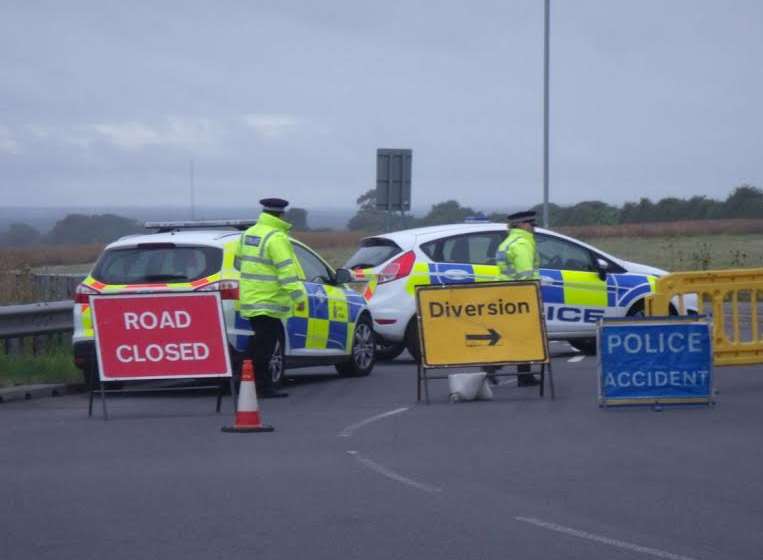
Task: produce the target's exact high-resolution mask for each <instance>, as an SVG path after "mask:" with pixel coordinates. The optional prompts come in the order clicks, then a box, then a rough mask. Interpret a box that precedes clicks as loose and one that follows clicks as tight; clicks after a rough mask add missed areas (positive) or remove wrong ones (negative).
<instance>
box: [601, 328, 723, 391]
mask: <svg viewBox="0 0 763 560" xmlns="http://www.w3.org/2000/svg"><path fill="white" fill-rule="evenodd" d="M597 338H598V346H599V403H600V404H601V405H607V406H609V405H623V404H625V405H628V404H681V403H709V402H711V401H712V399H713V352H712V344H711V342H712V337H711V329H710V324H709V323H708V322H707V321H703V320H698V319H685V318H676V319H675V320H671V319H657V320H651V319H641V320H622V319H621V320H616V319H615V320H611V319H610V320H608V319H605V320H604V321H602V322H601V323H600V324H599V328H598V335H597Z"/></svg>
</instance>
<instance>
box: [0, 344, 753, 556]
mask: <svg viewBox="0 0 763 560" xmlns="http://www.w3.org/2000/svg"><path fill="white" fill-rule="evenodd" d="M567 348H568V347H567V346H566V345H562V344H555V345H553V349H554V352H555V355H556V358H555V360H554V374H555V379H556V390H557V391H556V392H557V399H556V400H555V401H551V400H549V399H548V398H546V399H539V398H538V396H537V390H536V389H534V388H517V387H515V386H513V385H512V384H509V383H507V384H505V385H501V386H500V387H498V388H497V389H496V398H495V400H494V401H491V402H474V403H458V404H450V403H449V402H448V400H447V382H446V381H435V382H433V383H432V386H431V387H432V404H431V405H429V406H427V405H424V404H416V402H415V396H416V393H415V368H414V367H413V364H412V363H411V362H409V361H405V360H398V361H396V362H393V363H391V364H389V365H386V364H385V365H380V366H378V367H377V369H376V370H375V371H374V372H373V373H372V374H371V376H370V377H368V378H363V379H339V378H337V377H335V376H333V375H315V372H316V371H317V372H321V371H326V372H327V371H328V370H311V371H312V374H311V375H305V374H304V373H302V372H296V373H297V376H298V377H297V381H296V382H295V383H293V384H292V385H291V386H290V388H289V390H290V392H291V396H290V398H288V399H282V400H267V401H261V403H260V404H261V412H262V414H263V416H264V419H265V421H266V422H268V423H271V424H273V425H274V426H275V428H276V431H275V432H274V433H270V434H224V433H221V432H220V427H221V426H222V425H223V424H225V423H230V421H231V415H230V409H231V406H230V405H231V403H230V400H229V399H226V402H225V403H224V410H225V412H224V414H223V415H216V414H214V411H213V410H214V396H213V395H211V394H210V393H206V394H204V393H199V392H196V393H192V392H182V393H180V394H173V395H168V394H155V395H131V396H118V397H114V398H111V399H110V400H109V412H110V414H111V420H110V421H108V422H104V421H102V420H101V419H100V417H98V416H97V415H96V416H95V417H94V418H91V419H88V418H87V397H86V396H84V395H68V396H63V397H58V398H51V399H39V400H31V401H22V402H11V403H5V404H2V405H0V425H1V426H2V430H0V449H2V452H0V473H2V480H3V481H4V484H3V485H2V486H0V503H2V504H3V509H2V514H0V558H3V559H6V558H7V559H13V560H16V559H32V558H34V559H54V558H55V559H57V560H58V559H62V558H67V559H68V558H77V559H88V558H93V559H96V558H97V559H99V560H100V559H103V558H110V559H122V558H124V559H130V560H134V559H136V558H141V559H152V558H157V559H158V558H163V559H167V558H169V559H173V558H183V559H209V558H226V559H237V558H247V559H253V558H256V559H258V560H259V559H270V558H273V559H275V558H278V559H292V558H293V559H302V558H309V559H324V558H325V559H329V558H331V559H336V558H363V559H377V558H378V559H384V560H389V559H392V558H417V559H438V560H441V559H448V558H454V559H455V558H458V559H466V558H479V559H486V558H501V559H503V558H527V559H544V560H547V559H549V558H565V559H567V558H581V559H582V558H585V559H588V560H590V559H599V558H601V559H605V558H606V559H614V560H617V559H639V558H641V559H649V558H667V559H687V558H688V559H695V560H702V559H711V558H712V559H714V560H716V559H722V558H728V559H745V558H750V559H753V558H754V559H759V558H761V555H762V552H761V551H763V478H762V477H761V475H760V473H761V472H762V471H763V431H762V430H761V426H762V425H763V406H761V404H760V401H761V397H763V371H761V369H760V368H759V367H756V368H723V369H719V370H717V372H716V376H717V386H718V388H719V390H720V394H719V404H718V405H717V406H715V407H693V408H673V409H667V408H666V409H665V410H663V411H662V412H655V411H653V410H651V409H600V408H598V406H597V404H596V396H595V392H596V388H595V387H596V383H595V370H596V363H595V358H590V357H589V358H582V356H581V355H578V354H574V353H572V352H571V351H568V350H567ZM570 360H573V361H570ZM96 404H97V403H96ZM95 410H96V413H97V414H100V408H99V407H97V406H96V409H95Z"/></svg>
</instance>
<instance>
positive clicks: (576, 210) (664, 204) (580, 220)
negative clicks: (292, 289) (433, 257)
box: [347, 185, 763, 231]
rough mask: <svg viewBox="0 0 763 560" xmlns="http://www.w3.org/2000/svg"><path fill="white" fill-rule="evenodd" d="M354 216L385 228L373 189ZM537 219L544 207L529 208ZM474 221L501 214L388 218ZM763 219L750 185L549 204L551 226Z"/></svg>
mask: <svg viewBox="0 0 763 560" xmlns="http://www.w3.org/2000/svg"><path fill="white" fill-rule="evenodd" d="M356 203H357V205H358V211H357V213H356V214H355V216H353V217H352V219H351V220H350V221H349V223H348V224H347V227H348V229H350V230H364V231H381V230H383V229H384V226H385V215H384V211H382V210H377V209H376V191H375V190H374V189H371V190H369V191H366V192H365V193H363V194H362V195H361V196H360V197H358V199H357V201H356ZM532 209H533V210H536V211H537V212H538V216H539V217H540V215H541V213H542V210H543V205H542V204H537V205H535V206H534V207H533V208H532ZM470 217H476V218H480V219H487V220H489V221H496V222H503V221H505V220H506V215H505V213H501V212H491V213H483V212H480V211H477V210H474V209H473V208H471V207H468V206H461V204H460V203H459V202H457V201H455V200H447V201H445V202H439V203H437V204H434V205H433V206H432V207H431V209H430V210H429V212H428V213H427V214H426V215H424V216H421V217H415V216H401V215H393V216H391V217H388V218H386V219H388V220H389V221H390V223H389V226H390V228H392V229H393V230H394V229H400V228H401V227H406V228H409V227H423V226H430V225H439V224H447V223H457V222H463V221H465V220H466V219H467V218H470ZM732 218H747V219H763V191H762V190H761V189H759V188H757V187H754V186H751V185H741V186H739V187H737V188H735V189H734V190H733V191H732V192H731V193H730V194H729V195H728V197H726V199H725V200H715V199H712V198H708V197H706V196H693V197H691V198H686V199H684V198H676V197H668V198H662V199H660V200H658V201H656V202H652V200H650V199H649V198H641V199H640V200H639V201H638V202H626V203H625V204H623V205H622V206H620V207H618V206H613V205H611V204H607V203H606V202H601V201H598V200H588V201H583V202H578V203H577V204H574V205H571V206H560V205H558V204H549V222H550V223H551V226H552V227H553V226H588V225H617V224H628V223H648V222H673V221H678V220H715V219H732Z"/></svg>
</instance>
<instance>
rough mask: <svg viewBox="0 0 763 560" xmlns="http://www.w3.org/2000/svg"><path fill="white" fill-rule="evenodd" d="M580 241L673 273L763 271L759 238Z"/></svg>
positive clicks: (762, 244)
mask: <svg viewBox="0 0 763 560" xmlns="http://www.w3.org/2000/svg"><path fill="white" fill-rule="evenodd" d="M580 239H582V240H583V241H586V242H587V243H590V244H591V245H593V246H595V247H598V248H599V249H601V250H603V251H606V252H607V253H611V254H612V255H615V256H616V257H621V258H624V259H626V260H629V261H635V262H639V263H642V264H648V265H651V266H656V267H659V268H664V269H665V270H670V271H673V272H677V271H686V270H705V269H719V268H758V267H763V234H748V235H691V236H673V237H647V238H638V237H580Z"/></svg>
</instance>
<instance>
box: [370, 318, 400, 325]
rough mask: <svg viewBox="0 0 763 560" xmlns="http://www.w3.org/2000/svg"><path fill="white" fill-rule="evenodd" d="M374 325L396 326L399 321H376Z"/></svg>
mask: <svg viewBox="0 0 763 560" xmlns="http://www.w3.org/2000/svg"><path fill="white" fill-rule="evenodd" d="M374 323H376V324H377V325H394V324H395V323H397V319H374Z"/></svg>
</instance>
